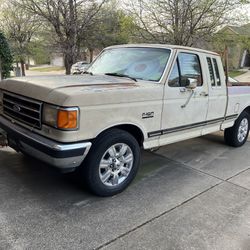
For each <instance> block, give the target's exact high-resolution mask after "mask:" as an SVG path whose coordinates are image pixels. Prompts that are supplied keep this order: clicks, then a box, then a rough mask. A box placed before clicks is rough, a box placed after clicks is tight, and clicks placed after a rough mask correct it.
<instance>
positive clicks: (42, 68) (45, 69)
mask: <svg viewBox="0 0 250 250" xmlns="http://www.w3.org/2000/svg"><path fill="white" fill-rule="evenodd" d="M30 70H31V71H39V72H51V71H61V70H65V68H64V67H41V68H30Z"/></svg>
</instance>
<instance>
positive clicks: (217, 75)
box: [213, 58, 221, 86]
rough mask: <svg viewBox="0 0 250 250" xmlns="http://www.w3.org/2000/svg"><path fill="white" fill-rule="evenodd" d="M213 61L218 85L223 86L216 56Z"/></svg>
mask: <svg viewBox="0 0 250 250" xmlns="http://www.w3.org/2000/svg"><path fill="white" fill-rule="evenodd" d="M213 63H214V70H215V76H216V85H217V86H221V80H220V73H219V68H218V64H217V60H216V59H215V58H213Z"/></svg>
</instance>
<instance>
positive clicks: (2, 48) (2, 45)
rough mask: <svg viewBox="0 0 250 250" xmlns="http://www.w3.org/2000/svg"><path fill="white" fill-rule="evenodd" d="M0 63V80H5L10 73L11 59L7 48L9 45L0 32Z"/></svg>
mask: <svg viewBox="0 0 250 250" xmlns="http://www.w3.org/2000/svg"><path fill="white" fill-rule="evenodd" d="M0 61H1V68H2V78H7V77H9V76H10V71H11V70H12V63H13V57H12V55H11V51H10V48H9V44H8V42H7V40H6V38H5V36H4V35H3V33H2V32H0Z"/></svg>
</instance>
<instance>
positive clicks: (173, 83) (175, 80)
mask: <svg viewBox="0 0 250 250" xmlns="http://www.w3.org/2000/svg"><path fill="white" fill-rule="evenodd" d="M168 85H169V86H170V87H180V73H179V67H178V62H177V61H176V62H175V64H174V67H173V70H172V73H171V75H170V77H169V80H168Z"/></svg>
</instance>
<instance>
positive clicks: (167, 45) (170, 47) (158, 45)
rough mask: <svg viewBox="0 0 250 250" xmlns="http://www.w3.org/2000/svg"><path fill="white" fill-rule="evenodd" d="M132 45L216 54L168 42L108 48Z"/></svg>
mask: <svg viewBox="0 0 250 250" xmlns="http://www.w3.org/2000/svg"><path fill="white" fill-rule="evenodd" d="M133 47H142V48H143V47H144V48H145V47H148V48H164V49H181V50H191V51H197V52H201V53H207V54H213V55H218V53H216V52H213V51H209V50H203V49H199V48H193V47H186V46H180V45H170V44H148V43H138V44H122V45H114V46H110V47H108V49H109V48H133Z"/></svg>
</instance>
